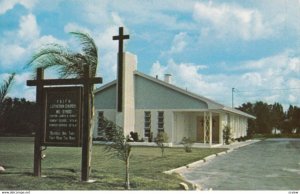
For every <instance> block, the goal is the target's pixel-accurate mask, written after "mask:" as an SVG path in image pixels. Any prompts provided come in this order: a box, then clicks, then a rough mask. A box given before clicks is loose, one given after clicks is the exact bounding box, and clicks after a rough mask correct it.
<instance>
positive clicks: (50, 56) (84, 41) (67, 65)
mask: <svg viewBox="0 0 300 194" xmlns="http://www.w3.org/2000/svg"><path fill="white" fill-rule="evenodd" d="M71 34H72V35H74V36H75V37H76V38H77V39H78V40H79V41H80V44H81V45H82V53H77V52H73V51H71V50H69V49H68V48H66V47H64V46H62V45H59V44H48V45H45V46H44V48H42V49H41V50H39V51H38V52H37V53H34V54H33V56H32V58H31V60H30V61H29V62H28V63H27V64H26V66H25V67H29V66H34V67H36V68H38V67H42V68H44V69H47V68H52V67H56V68H57V70H58V73H59V75H60V77H62V78H66V77H76V78H78V77H83V74H84V72H83V66H84V65H90V66H91V71H92V76H93V77H94V76H95V75H96V69H97V64H98V53H97V47H96V44H95V42H94V40H93V39H92V38H91V37H90V36H89V35H88V34H85V33H82V32H71Z"/></svg>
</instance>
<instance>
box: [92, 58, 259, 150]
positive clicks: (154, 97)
mask: <svg viewBox="0 0 300 194" xmlns="http://www.w3.org/2000/svg"><path fill="white" fill-rule="evenodd" d="M123 59H124V64H123V70H124V71H123V111H122V112H118V111H117V108H116V102H117V100H116V97H117V88H116V86H117V81H116V80H115V81H112V82H110V83H107V84H106V85H103V86H102V87H100V88H98V89H96V90H95V92H94V95H95V101H94V103H95V109H96V114H95V116H96V117H95V118H94V122H95V125H94V126H95V128H94V133H93V137H94V138H100V139H101V136H103V134H104V133H105V130H106V129H104V127H103V123H102V118H103V117H105V118H107V119H109V120H111V121H113V122H115V123H116V124H117V125H119V126H121V127H123V128H124V135H129V134H130V132H135V133H137V134H138V136H139V139H141V138H143V139H144V140H146V141H147V140H149V139H150V138H151V135H152V136H153V137H155V136H156V135H157V133H158V132H159V131H164V132H166V133H167V134H168V137H169V142H170V143H171V144H178V143H180V142H181V140H182V138H183V137H189V138H191V139H192V140H194V141H196V142H199V143H206V144H209V145H212V144H222V143H223V128H224V126H226V125H229V126H231V130H232V131H231V133H232V137H233V138H239V137H243V136H246V135H247V125H248V124H247V123H248V122H247V119H254V118H255V117H254V116H252V115H249V114H247V113H244V112H242V111H239V110H236V109H232V108H229V107H226V106H224V105H222V104H219V103H217V102H215V101H213V100H210V99H208V98H205V97H203V96H200V95H197V94H194V93H192V92H188V91H186V90H184V89H181V88H179V87H177V86H175V85H173V84H172V83H171V75H169V74H167V75H165V79H164V81H163V80H159V79H157V78H155V77H151V76H148V75H146V74H143V73H141V72H139V71H137V58H136V56H135V55H133V54H130V53H125V54H123Z"/></svg>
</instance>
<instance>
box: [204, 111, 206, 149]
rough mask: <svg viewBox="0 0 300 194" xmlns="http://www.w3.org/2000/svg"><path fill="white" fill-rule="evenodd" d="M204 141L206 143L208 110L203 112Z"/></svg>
mask: <svg viewBox="0 0 300 194" xmlns="http://www.w3.org/2000/svg"><path fill="white" fill-rule="evenodd" d="M203 143H204V144H206V112H203Z"/></svg>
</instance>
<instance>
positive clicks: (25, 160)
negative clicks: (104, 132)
mask: <svg viewBox="0 0 300 194" xmlns="http://www.w3.org/2000/svg"><path fill="white" fill-rule="evenodd" d="M103 148H104V147H103V146H101V145H93V153H92V171H91V176H90V179H93V180H96V182H95V183H83V182H80V173H81V148H72V147H69V148H66V147H48V148H47V150H46V151H44V152H43V153H44V154H46V156H47V157H46V158H45V159H44V160H43V161H42V175H43V176H45V177H43V178H37V177H34V176H33V138H21V137H19V138H16V137H14V138H12V137H0V165H2V166H4V167H5V169H6V171H5V172H3V173H0V190H19V189H21V190H122V189H124V188H123V183H124V177H125V173H124V172H125V170H124V163H123V162H122V161H120V160H118V159H117V158H111V157H110V156H108V155H107V153H105V152H104V150H103ZM224 150H225V149H221V148H220V149H218V148H214V149H204V148H193V150H192V152H191V153H186V152H185V151H184V149H183V148H167V149H166V151H165V157H161V152H160V149H159V148H157V147H133V150H132V152H133V153H132V158H131V160H130V179H131V187H132V189H134V190H178V189H180V187H179V183H180V182H182V179H181V177H180V176H179V175H176V174H172V175H167V174H164V173H163V171H166V170H170V169H173V168H177V167H180V166H183V165H186V164H188V163H191V162H193V161H197V160H200V159H202V158H204V157H206V156H208V155H210V154H214V153H218V152H221V151H224Z"/></svg>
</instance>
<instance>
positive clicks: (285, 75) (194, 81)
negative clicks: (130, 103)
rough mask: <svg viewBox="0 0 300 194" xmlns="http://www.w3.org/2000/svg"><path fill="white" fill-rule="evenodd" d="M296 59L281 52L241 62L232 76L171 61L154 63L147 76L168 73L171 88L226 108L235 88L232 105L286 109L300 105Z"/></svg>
mask: <svg viewBox="0 0 300 194" xmlns="http://www.w3.org/2000/svg"><path fill="white" fill-rule="evenodd" d="M299 59H300V57H296V56H294V55H293V54H292V53H291V52H283V53H280V54H278V55H274V56H270V57H266V58H263V59H259V60H257V61H246V62H241V63H240V66H241V68H240V69H238V71H239V73H235V74H214V73H210V74H207V73H204V72H203V71H201V70H202V69H204V68H207V66H203V65H196V64H191V63H176V62H174V61H173V60H169V61H168V63H167V64H166V65H162V64H160V62H159V61H157V62H155V63H154V64H153V65H152V68H151V71H150V74H151V75H152V76H156V75H159V78H160V79H163V75H164V74H166V73H171V74H172V75H173V78H172V80H173V83H174V84H175V85H177V86H179V87H182V88H184V89H185V88H187V89H188V90H189V91H191V92H194V93H197V94H199V95H203V96H206V97H208V98H211V99H214V100H216V101H218V102H220V103H223V104H225V105H227V106H231V89H232V88H235V89H236V90H235V91H236V92H235V93H234V95H235V105H236V106H238V105H240V104H242V103H245V102H256V101H260V100H262V101H265V102H268V103H274V102H280V103H282V104H283V105H284V107H288V105H289V104H290V103H292V104H298V105H299V103H300V101H299V99H300V92H299V89H300V88H299V87H300V79H299V73H297V72H296V71H295V69H296V70H298V68H299ZM243 68H244V69H243ZM241 70H242V71H241Z"/></svg>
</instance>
